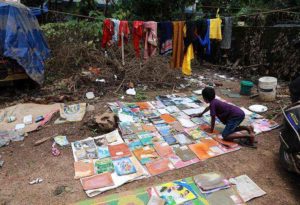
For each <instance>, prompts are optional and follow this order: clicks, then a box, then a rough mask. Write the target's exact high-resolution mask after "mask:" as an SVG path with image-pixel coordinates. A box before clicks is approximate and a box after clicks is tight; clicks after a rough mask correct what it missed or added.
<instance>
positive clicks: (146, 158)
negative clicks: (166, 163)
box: [133, 146, 159, 164]
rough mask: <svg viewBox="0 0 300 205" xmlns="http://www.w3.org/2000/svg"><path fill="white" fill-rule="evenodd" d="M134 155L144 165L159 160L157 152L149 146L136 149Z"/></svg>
mask: <svg viewBox="0 0 300 205" xmlns="http://www.w3.org/2000/svg"><path fill="white" fill-rule="evenodd" d="M133 153H134V155H135V156H136V158H137V159H138V160H139V161H140V162H141V163H142V164H146V163H148V162H151V161H153V160H155V159H157V158H159V156H158V154H157V152H156V151H155V150H154V149H153V148H151V147H149V146H147V147H143V148H140V149H136V150H134V151H133Z"/></svg>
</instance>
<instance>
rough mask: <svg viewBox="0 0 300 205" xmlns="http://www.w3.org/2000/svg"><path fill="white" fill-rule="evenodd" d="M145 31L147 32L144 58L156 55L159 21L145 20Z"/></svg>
mask: <svg viewBox="0 0 300 205" xmlns="http://www.w3.org/2000/svg"><path fill="white" fill-rule="evenodd" d="M144 33H145V48H144V59H148V58H149V57H151V56H153V55H155V53H156V50H157V46H158V42H157V41H158V40H157V22H155V21H147V22H144Z"/></svg>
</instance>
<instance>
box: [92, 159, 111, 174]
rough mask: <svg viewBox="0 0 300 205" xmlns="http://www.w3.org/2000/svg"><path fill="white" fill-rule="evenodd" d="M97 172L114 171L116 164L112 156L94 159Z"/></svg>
mask: <svg viewBox="0 0 300 205" xmlns="http://www.w3.org/2000/svg"><path fill="white" fill-rule="evenodd" d="M94 167H95V173H96V174H101V173H104V172H113V171H114V165H113V163H112V160H111V159H110V158H104V159H98V160H95V161H94Z"/></svg>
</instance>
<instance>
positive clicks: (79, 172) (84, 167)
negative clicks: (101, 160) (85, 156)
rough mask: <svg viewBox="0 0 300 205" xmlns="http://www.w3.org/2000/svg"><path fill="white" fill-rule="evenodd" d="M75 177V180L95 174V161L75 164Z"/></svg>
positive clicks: (83, 161)
mask: <svg viewBox="0 0 300 205" xmlns="http://www.w3.org/2000/svg"><path fill="white" fill-rule="evenodd" d="M74 170H75V176H74V179H79V178H82V177H88V176H91V175H93V174H94V164H93V160H82V161H77V162H74Z"/></svg>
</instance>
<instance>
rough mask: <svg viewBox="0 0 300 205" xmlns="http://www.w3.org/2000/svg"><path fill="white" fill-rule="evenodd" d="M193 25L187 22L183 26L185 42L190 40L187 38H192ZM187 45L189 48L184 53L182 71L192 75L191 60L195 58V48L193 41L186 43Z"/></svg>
mask: <svg viewBox="0 0 300 205" xmlns="http://www.w3.org/2000/svg"><path fill="white" fill-rule="evenodd" d="M189 26H191V25H188V24H186V25H185V26H184V27H183V32H184V40H185V42H189V41H190V40H187V39H191V38H192V36H191V34H190V33H188V32H191V31H193V30H191V29H192V28H194V27H190V28H189ZM185 45H187V49H186V52H185V53H184V58H183V63H182V73H183V74H184V75H192V68H191V62H192V60H193V59H194V48H193V44H192V43H189V44H187V43H185Z"/></svg>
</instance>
